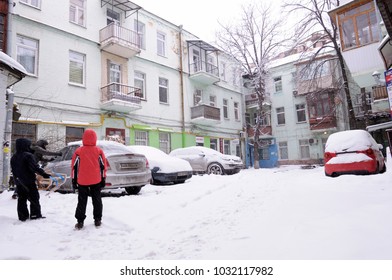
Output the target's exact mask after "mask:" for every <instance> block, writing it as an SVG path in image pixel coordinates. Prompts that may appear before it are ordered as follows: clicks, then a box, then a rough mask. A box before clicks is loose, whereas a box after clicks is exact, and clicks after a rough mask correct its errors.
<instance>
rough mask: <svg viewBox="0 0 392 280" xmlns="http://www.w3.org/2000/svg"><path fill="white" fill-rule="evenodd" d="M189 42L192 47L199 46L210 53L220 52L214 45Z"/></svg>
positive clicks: (203, 42)
mask: <svg viewBox="0 0 392 280" xmlns="http://www.w3.org/2000/svg"><path fill="white" fill-rule="evenodd" d="M187 42H188V44H189V45H191V46H198V47H199V48H201V49H203V50H206V51H210V52H215V51H220V50H219V49H218V48H216V47H214V46H213V45H211V44H209V43H207V42H205V41H203V40H187Z"/></svg>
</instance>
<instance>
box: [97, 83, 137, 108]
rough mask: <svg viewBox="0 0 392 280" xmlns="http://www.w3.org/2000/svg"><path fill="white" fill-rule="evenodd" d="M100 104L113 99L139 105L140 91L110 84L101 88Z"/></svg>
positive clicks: (126, 86)
mask: <svg viewBox="0 0 392 280" xmlns="http://www.w3.org/2000/svg"><path fill="white" fill-rule="evenodd" d="M101 94H102V96H101V100H102V102H107V101H111V100H113V99H117V100H121V101H126V102H130V103H133V104H140V103H141V101H140V89H139V88H135V87H131V86H128V85H123V84H119V83H111V84H109V85H107V86H104V87H102V88H101Z"/></svg>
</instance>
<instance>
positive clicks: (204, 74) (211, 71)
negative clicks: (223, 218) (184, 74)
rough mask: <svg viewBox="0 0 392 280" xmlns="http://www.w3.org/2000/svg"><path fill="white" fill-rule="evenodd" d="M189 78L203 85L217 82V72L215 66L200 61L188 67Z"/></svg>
mask: <svg viewBox="0 0 392 280" xmlns="http://www.w3.org/2000/svg"><path fill="white" fill-rule="evenodd" d="M189 75H190V76H189V77H190V78H191V79H192V80H194V81H197V82H199V83H201V84H204V85H212V84H214V83H216V82H219V80H220V79H219V71H218V67H216V66H215V65H213V64H211V63H208V62H205V61H200V62H196V63H192V64H190V65H189Z"/></svg>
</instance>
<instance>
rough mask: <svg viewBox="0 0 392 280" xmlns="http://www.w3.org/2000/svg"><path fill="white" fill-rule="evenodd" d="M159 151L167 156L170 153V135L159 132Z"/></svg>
mask: <svg viewBox="0 0 392 280" xmlns="http://www.w3.org/2000/svg"><path fill="white" fill-rule="evenodd" d="M159 149H160V150H161V151H163V152H165V153H166V154H168V153H170V134H169V133H167V132H159Z"/></svg>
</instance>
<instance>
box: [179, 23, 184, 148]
mask: <svg viewBox="0 0 392 280" xmlns="http://www.w3.org/2000/svg"><path fill="white" fill-rule="evenodd" d="M178 27H179V28H180V32H179V33H178V42H179V46H180V69H179V72H180V94H181V133H182V137H181V139H182V143H181V145H182V147H185V108H184V104H185V102H184V75H183V65H182V59H183V57H182V30H183V29H182V25H180V26H178Z"/></svg>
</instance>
